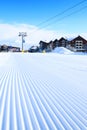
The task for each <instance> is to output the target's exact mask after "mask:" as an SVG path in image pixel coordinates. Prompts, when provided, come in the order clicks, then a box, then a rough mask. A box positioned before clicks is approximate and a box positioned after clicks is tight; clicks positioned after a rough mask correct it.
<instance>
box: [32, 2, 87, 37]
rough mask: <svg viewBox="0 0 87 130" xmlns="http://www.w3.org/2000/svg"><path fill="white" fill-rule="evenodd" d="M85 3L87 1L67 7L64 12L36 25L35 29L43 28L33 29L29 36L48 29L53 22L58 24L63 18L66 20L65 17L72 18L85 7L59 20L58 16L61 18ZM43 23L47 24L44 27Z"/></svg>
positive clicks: (84, 7)
mask: <svg viewBox="0 0 87 130" xmlns="http://www.w3.org/2000/svg"><path fill="white" fill-rule="evenodd" d="M86 1H87V0H82V1H80V2H79V3H77V4H75V5H73V6H71V7H69V8H67V9H65V10H64V11H62V12H60V13H58V14H56V15H54V16H52V17H50V18H48V19H47V20H45V21H43V22H41V23H39V24H38V25H36V26H37V27H41V26H43V27H42V28H37V29H35V30H34V31H33V32H31V34H32V33H34V32H37V31H38V30H40V29H45V28H46V27H48V26H49V25H52V24H54V23H55V22H59V21H61V20H63V19H65V18H67V17H70V16H72V15H74V14H76V13H78V12H81V11H82V10H84V9H86V8H87V6H83V7H82V8H80V9H78V10H76V11H73V12H72V13H69V14H67V15H65V16H63V17H61V18H60V17H59V16H62V15H63V14H65V13H66V12H68V11H69V10H72V9H74V8H76V7H78V6H79V5H81V4H83V3H84V2H86ZM45 23H47V24H46V25H45ZM31 34H30V35H31Z"/></svg>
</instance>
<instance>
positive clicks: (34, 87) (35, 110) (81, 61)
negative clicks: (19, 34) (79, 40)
mask: <svg viewBox="0 0 87 130" xmlns="http://www.w3.org/2000/svg"><path fill="white" fill-rule="evenodd" d="M0 130H87V56H86V55H64V54H62V55H60V54H59V55H57V54H56V53H48V54H47V53H43V54H41V53H39V54H38V53H35V54H34V53H32V54H30V53H0Z"/></svg>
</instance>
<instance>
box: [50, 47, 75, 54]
mask: <svg viewBox="0 0 87 130" xmlns="http://www.w3.org/2000/svg"><path fill="white" fill-rule="evenodd" d="M52 52H53V53H59V54H69V55H70V54H74V52H72V51H70V50H68V49H67V48H65V47H56V48H55V49H54V50H53V51H52Z"/></svg>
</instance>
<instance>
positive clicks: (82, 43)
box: [69, 36, 87, 52]
mask: <svg viewBox="0 0 87 130" xmlns="http://www.w3.org/2000/svg"><path fill="white" fill-rule="evenodd" d="M69 46H70V48H71V50H73V51H79V52H80V51H81V52H84V51H87V40H86V39H84V38H83V37H81V36H78V37H76V38H74V39H72V40H71V41H70V42H69Z"/></svg>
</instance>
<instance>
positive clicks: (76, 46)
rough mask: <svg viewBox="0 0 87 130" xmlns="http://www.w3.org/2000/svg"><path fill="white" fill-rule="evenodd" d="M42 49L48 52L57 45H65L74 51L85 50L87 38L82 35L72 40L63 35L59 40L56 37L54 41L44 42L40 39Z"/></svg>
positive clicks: (86, 48)
mask: <svg viewBox="0 0 87 130" xmlns="http://www.w3.org/2000/svg"><path fill="white" fill-rule="evenodd" d="M39 44H40V50H42V51H43V50H45V51H46V52H48V51H52V50H53V49H55V48H56V47H65V48H68V49H69V50H72V51H78V52H81V51H82V52H84V51H87V40H86V39H84V38H83V37H81V36H78V37H76V38H74V39H72V40H70V41H69V40H67V39H65V38H64V37H61V38H60V39H59V40H58V39H55V40H54V41H50V42H48V43H47V42H44V41H40V43H39Z"/></svg>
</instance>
